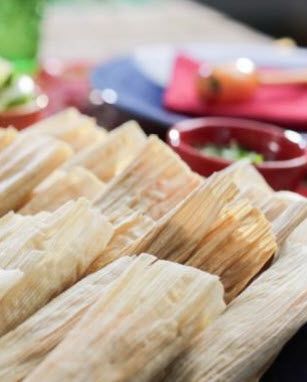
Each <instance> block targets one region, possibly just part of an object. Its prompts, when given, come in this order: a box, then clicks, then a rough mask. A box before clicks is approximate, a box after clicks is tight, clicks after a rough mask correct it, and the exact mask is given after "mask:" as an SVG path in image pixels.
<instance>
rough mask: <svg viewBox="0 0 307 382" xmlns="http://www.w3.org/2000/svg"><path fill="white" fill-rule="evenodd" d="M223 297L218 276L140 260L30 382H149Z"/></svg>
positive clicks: (217, 311)
mask: <svg viewBox="0 0 307 382" xmlns="http://www.w3.org/2000/svg"><path fill="white" fill-rule="evenodd" d="M222 295H223V288H222V286H221V284H220V282H219V281H218V278H217V277H215V276H211V275H209V274H207V273H204V272H201V271H199V270H197V269H195V268H190V267H185V266H182V265H179V264H176V263H171V262H165V261H161V260H159V261H156V258H154V257H153V256H149V255H142V256H139V257H138V258H136V259H135V260H134V262H133V263H132V264H131V265H130V266H129V267H128V269H127V270H126V271H124V273H122V274H121V275H120V276H119V278H118V279H117V280H115V281H114V282H113V283H112V285H110V287H109V288H108V289H107V290H106V291H105V293H104V295H103V296H102V297H101V298H100V299H99V300H98V301H97V302H96V303H95V304H94V305H93V306H92V307H91V308H90V309H89V310H88V312H87V313H86V314H85V315H84V316H83V318H82V319H81V321H80V322H79V323H78V324H77V325H76V326H75V327H74V328H73V329H72V331H71V332H70V333H69V334H68V335H67V336H66V338H65V339H64V340H63V341H62V342H61V343H60V344H59V345H58V346H57V348H56V349H54V351H53V352H52V353H50V354H49V356H48V357H47V358H46V359H45V360H44V361H43V362H42V363H41V364H40V365H39V366H38V368H37V369H35V370H34V372H33V373H32V374H30V375H29V376H28V377H27V378H26V379H25V381H29V382H30V381H32V382H33V381H41V380H44V381H45V382H48V381H62V382H68V381H75V382H77V381H87V382H90V381H97V380H100V381H108V382H115V381H121V382H124V381H134V382H138V381H149V380H151V379H153V378H154V377H155V375H156V374H157V373H158V372H159V371H160V370H161V369H163V368H164V367H165V366H166V365H167V364H168V363H169V362H170V361H171V360H173V359H174V357H176V355H178V354H179V353H181V352H182V351H183V350H184V349H185V348H186V346H187V344H188V343H189V342H190V340H191V339H192V338H193V337H194V336H195V335H196V334H197V333H199V331H200V329H201V328H203V327H204V326H206V325H207V324H208V323H209V322H211V321H212V320H213V319H214V318H215V317H216V316H218V315H219V314H220V313H221V312H222V311H223V309H224V306H225V304H224V302H223V299H222ZM76 349H78V351H75V350H76ZM85 359H86V362H84V361H85Z"/></svg>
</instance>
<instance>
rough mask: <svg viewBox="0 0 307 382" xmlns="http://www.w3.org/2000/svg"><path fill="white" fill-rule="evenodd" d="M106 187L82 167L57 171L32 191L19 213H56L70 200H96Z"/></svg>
mask: <svg viewBox="0 0 307 382" xmlns="http://www.w3.org/2000/svg"><path fill="white" fill-rule="evenodd" d="M104 187H105V185H104V183H102V182H101V181H100V180H99V179H98V178H96V176H95V175H94V174H92V173H91V172H89V171H88V170H86V169H84V168H82V167H72V168H71V169H69V170H67V171H65V170H63V169H61V170H55V171H54V172H53V173H52V174H51V175H50V176H48V177H47V178H46V179H45V180H44V181H43V182H42V183H40V184H39V185H38V186H37V187H36V188H35V189H34V190H33V191H32V193H31V195H30V197H29V200H28V201H27V203H26V204H25V205H24V206H23V208H22V209H21V210H19V213H21V214H25V215H27V214H28V215H29V214H35V213H37V212H40V211H54V210H56V209H57V208H59V207H60V206H62V205H63V204H65V203H66V202H68V201H69V200H77V199H78V198H79V197H81V196H84V197H85V198H86V199H88V200H94V199H95V198H96V197H97V196H98V195H99V194H100V193H101V191H102V190H103V189H104Z"/></svg>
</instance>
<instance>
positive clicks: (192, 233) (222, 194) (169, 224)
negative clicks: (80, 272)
mask: <svg viewBox="0 0 307 382" xmlns="http://www.w3.org/2000/svg"><path fill="white" fill-rule="evenodd" d="M235 194H236V187H235V186H234V185H233V184H232V183H228V184H225V183H224V182H222V181H221V180H219V179H217V176H216V175H214V176H212V177H211V178H210V179H208V180H207V182H206V183H204V184H203V185H201V186H199V187H198V188H197V189H196V190H194V191H193V192H191V193H190V194H189V195H188V196H187V197H186V198H185V199H184V200H183V201H182V203H179V204H178V205H177V206H175V207H174V208H173V209H171V210H170V211H169V213H168V214H166V215H165V216H164V217H162V218H161V219H160V221H158V222H155V221H154V220H153V219H152V218H150V217H148V216H146V215H142V214H140V213H139V212H137V213H136V212H133V210H131V209H129V208H128V207H122V206H121V210H120V211H121V213H120V214H118V211H116V212H114V213H111V217H110V216H109V218H110V219H111V221H112V223H113V224H115V225H116V226H117V227H118V228H117V229H116V232H115V234H114V236H113V238H112V241H111V242H110V244H109V245H108V246H107V248H106V249H105V251H103V252H102V253H101V255H100V256H99V257H98V258H97V259H96V260H95V262H94V263H93V264H92V266H91V267H90V272H94V271H96V270H97V269H100V268H101V267H102V266H104V265H105V264H108V263H109V262H110V261H113V260H114V259H116V258H118V257H119V256H122V255H123V254H125V253H134V254H137V253H141V252H143V251H148V252H151V253H153V254H155V255H157V256H159V257H160V258H166V257H168V256H169V255H170V254H172V253H174V254H176V259H175V260H176V261H181V258H182V257H186V256H187V255H188V254H189V253H190V252H191V251H192V249H193V248H194V247H195V246H196V245H197V243H198V241H199V240H201V238H202V237H203V236H204V235H205V233H206V232H208V230H209V228H210V226H211V224H212V223H213V222H214V221H215V220H216V219H217V217H218V215H219V213H220V211H221V210H222V208H223V207H224V206H225V205H227V203H228V202H229V201H230V200H231V199H232V198H234V196H235ZM124 216H125V218H124V219H123V217H124ZM204 217H205V218H204ZM172 260H173V259H172Z"/></svg>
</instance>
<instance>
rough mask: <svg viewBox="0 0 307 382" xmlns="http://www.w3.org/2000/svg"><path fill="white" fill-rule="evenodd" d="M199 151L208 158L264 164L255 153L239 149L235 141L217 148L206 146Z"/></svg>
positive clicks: (260, 155) (259, 155)
mask: <svg viewBox="0 0 307 382" xmlns="http://www.w3.org/2000/svg"><path fill="white" fill-rule="evenodd" d="M198 149H199V151H200V152H201V153H203V154H205V155H208V156H214V157H220V158H224V159H227V160H231V161H237V160H240V159H249V160H250V161H251V163H253V164H256V165H257V164H261V163H263V162H264V156H263V155H262V154H260V153H257V152H256V151H252V150H247V149H245V148H243V147H241V146H240V145H239V144H238V143H237V142H236V141H231V142H230V144H229V145H228V146H218V145H214V144H207V145H205V146H201V147H198Z"/></svg>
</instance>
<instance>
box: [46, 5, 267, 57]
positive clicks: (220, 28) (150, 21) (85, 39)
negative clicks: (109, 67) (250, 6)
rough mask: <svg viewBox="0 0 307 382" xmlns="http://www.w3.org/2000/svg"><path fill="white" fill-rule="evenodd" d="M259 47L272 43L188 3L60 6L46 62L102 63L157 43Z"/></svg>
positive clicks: (53, 13)
mask: <svg viewBox="0 0 307 382" xmlns="http://www.w3.org/2000/svg"><path fill="white" fill-rule="evenodd" d="M196 41H202V42H203V41H223V42H225V41H226V42H227V41H229V42H254V43H257V42H259V43H266V42H267V43H269V42H270V39H269V38H268V37H267V36H265V35H263V34H261V33H260V32H256V31H254V30H252V29H251V28H248V27H247V26H245V25H242V24H240V23H239V22H237V21H234V20H231V19H229V18H228V17H226V16H224V15H222V14H220V13H218V12H216V11H214V10H213V9H211V8H209V7H206V6H204V5H201V4H198V3H196V2H192V1H188V0H152V1H148V2H142V3H140V4H139V5H136V4H134V5H133V4H130V5H128V4H125V5H124V4H118V3H117V5H114V3H113V5H112V3H111V2H108V1H106V0H101V1H100V2H99V3H97V2H96V3H95V2H94V3H88V2H86V3H85V4H83V5H82V3H80V2H70V3H65V2H64V3H56V4H53V5H50V6H49V8H47V12H46V16H45V20H44V26H43V38H42V44H41V46H42V51H41V55H42V57H59V58H63V59H68V60H70V59H80V58H81V59H87V60H93V61H97V60H102V59H104V58H106V57H109V56H112V55H115V54H121V53H125V52H128V51H131V49H133V48H134V47H135V46H137V45H140V44H147V43H156V42H170V43H176V42H180V43H183V42H196Z"/></svg>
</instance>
